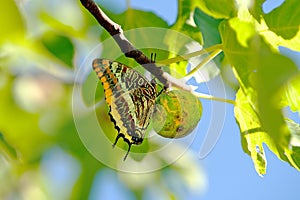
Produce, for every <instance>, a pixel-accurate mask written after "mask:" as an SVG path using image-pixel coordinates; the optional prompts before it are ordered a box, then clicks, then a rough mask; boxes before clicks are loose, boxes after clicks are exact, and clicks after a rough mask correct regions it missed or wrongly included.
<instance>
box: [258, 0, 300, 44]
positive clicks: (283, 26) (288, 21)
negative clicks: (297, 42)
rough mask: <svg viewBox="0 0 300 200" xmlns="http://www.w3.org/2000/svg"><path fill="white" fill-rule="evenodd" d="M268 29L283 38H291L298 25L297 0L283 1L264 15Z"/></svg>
mask: <svg viewBox="0 0 300 200" xmlns="http://www.w3.org/2000/svg"><path fill="white" fill-rule="evenodd" d="M264 19H265V21H266V23H267V25H268V27H269V29H270V30H271V31H273V32H275V33H276V34H277V35H279V36H281V37H283V38H284V39H292V38H293V37H294V36H295V35H296V34H297V33H298V31H299V27H300V7H299V1H298V0H289V1H285V2H284V3H283V4H282V5H281V6H279V7H277V8H275V9H274V10H272V11H271V12H270V13H268V14H266V15H265V17H264Z"/></svg>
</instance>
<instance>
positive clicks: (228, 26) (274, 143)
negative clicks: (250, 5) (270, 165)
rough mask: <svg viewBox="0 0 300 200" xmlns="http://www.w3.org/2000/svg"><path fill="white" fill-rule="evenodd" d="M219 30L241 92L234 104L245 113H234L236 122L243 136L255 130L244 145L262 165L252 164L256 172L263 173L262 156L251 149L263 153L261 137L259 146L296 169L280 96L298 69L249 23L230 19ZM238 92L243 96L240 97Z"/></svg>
mask: <svg viewBox="0 0 300 200" xmlns="http://www.w3.org/2000/svg"><path fill="white" fill-rule="evenodd" d="M220 31H221V37H222V40H223V44H224V53H225V56H226V57H227V59H228V60H229V62H230V63H231V64H232V66H233V69H234V72H235V75H236V78H237V79H238V81H239V83H240V86H241V88H240V91H241V92H240V93H238V94H237V104H238V107H241V108H240V109H242V111H240V112H245V113H246V114H240V113H238V112H235V115H236V118H237V121H238V123H239V125H240V129H241V132H242V134H243V132H244V131H248V132H249V130H252V131H253V129H254V130H255V131H254V133H255V134H256V136H253V138H250V140H251V143H250V142H249V141H248V140H249V138H248V139H247V138H246V139H245V140H246V141H247V143H246V144H247V145H250V150H249V151H250V152H251V156H252V159H254V162H258V161H257V160H259V162H261V163H260V164H258V163H256V164H255V165H256V169H257V171H258V173H261V171H264V170H262V169H263V168H264V162H262V161H263V160H264V159H263V156H260V157H258V156H257V155H255V156H254V155H253V152H254V146H257V145H258V146H257V148H258V149H259V152H263V151H262V150H263V149H262V146H261V144H259V142H258V141H257V139H259V138H262V140H261V143H262V142H264V143H266V144H267V145H268V147H269V148H270V149H271V150H272V151H273V153H275V154H276V155H277V156H278V157H279V158H280V159H282V160H285V161H287V162H289V163H290V164H291V165H292V166H294V167H295V168H297V166H296V165H295V163H294V162H293V160H292V159H291V150H290V149H289V140H290V132H289V130H288V127H287V125H286V122H285V120H284V117H283V115H282V111H281V109H282V107H280V100H281V98H280V96H279V94H280V92H281V88H282V87H283V85H284V84H286V82H287V81H288V80H289V79H290V78H292V77H293V75H294V74H297V73H298V70H297V67H296V66H295V64H294V63H293V62H292V61H291V60H290V59H289V58H287V57H285V56H283V55H280V54H279V53H277V52H275V51H274V50H273V49H272V48H271V47H270V46H269V45H268V44H267V43H266V42H265V41H264V40H263V39H262V37H260V36H259V35H257V34H255V27H254V25H252V23H250V22H243V21H240V20H238V19H232V20H229V21H228V22H224V23H222V25H221V28H220ZM244 33H247V34H244ZM241 93H243V95H245V97H239V95H241ZM239 98H241V99H242V100H243V101H244V100H245V101H246V102H247V104H248V105H242V106H241V105H239V104H240V103H239V102H238V101H239ZM237 109H238V108H237ZM243 110H244V111H243ZM251 113H254V114H255V115H256V116H255V115H254V114H251ZM246 115H249V116H251V117H248V116H246ZM241 121H243V123H244V124H243V125H242V122H241ZM253 124H254V125H255V126H254V127H253ZM257 129H258V130H257ZM261 132H263V133H261ZM265 133H267V136H266V135H265ZM249 137H252V136H249ZM252 143H254V144H255V145H252ZM244 146H245V145H244ZM248 149H249V148H248ZM297 169H298V168H297Z"/></svg>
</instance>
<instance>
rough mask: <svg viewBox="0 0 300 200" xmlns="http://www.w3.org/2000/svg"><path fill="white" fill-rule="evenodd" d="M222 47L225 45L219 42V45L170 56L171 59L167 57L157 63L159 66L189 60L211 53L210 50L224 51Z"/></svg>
mask: <svg viewBox="0 0 300 200" xmlns="http://www.w3.org/2000/svg"><path fill="white" fill-rule="evenodd" d="M222 49H223V45H222V44H217V45H214V46H211V47H208V48H206V49H201V50H199V51H195V52H192V53H188V54H185V55H180V56H176V57H173V58H169V59H166V60H160V61H158V62H157V63H156V64H157V66H164V65H170V64H172V63H175V62H180V61H183V60H188V59H190V58H193V57H196V56H201V55H203V54H207V53H210V52H215V51H217V50H219V51H220V50H221V51H222Z"/></svg>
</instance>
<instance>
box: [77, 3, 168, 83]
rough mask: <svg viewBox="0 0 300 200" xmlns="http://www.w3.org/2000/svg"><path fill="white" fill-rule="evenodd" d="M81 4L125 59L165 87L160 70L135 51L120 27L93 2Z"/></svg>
mask: <svg viewBox="0 0 300 200" xmlns="http://www.w3.org/2000/svg"><path fill="white" fill-rule="evenodd" d="M80 2H81V4H82V5H83V6H84V7H85V8H86V9H87V10H88V11H89V12H90V13H91V14H92V15H93V16H94V17H95V18H96V20H97V21H98V23H99V24H100V25H101V26H102V27H103V28H104V29H105V30H106V31H107V32H108V33H109V34H110V35H111V36H112V37H113V38H114V40H115V41H116V42H117V44H118V45H119V47H120V49H121V51H122V52H123V53H124V54H125V56H126V57H129V58H133V59H135V61H136V62H137V63H139V64H141V65H142V66H143V67H144V68H145V69H146V70H148V71H149V72H150V73H151V74H153V75H154V76H155V77H156V78H157V79H158V80H159V81H160V82H161V83H162V84H164V86H165V87H169V85H170V82H169V81H168V79H166V78H165V77H164V76H163V74H164V72H163V71H162V70H161V68H159V67H157V66H156V65H155V64H154V63H153V62H152V61H151V59H149V58H148V57H147V56H146V55H145V54H143V52H141V51H140V50H138V49H136V48H135V47H134V46H133V45H132V44H131V43H130V42H129V41H128V40H127V38H126V37H125V35H124V34H123V30H122V28H121V26H120V25H119V24H117V23H115V22H114V21H112V20H111V19H110V18H109V17H108V16H107V15H106V14H105V13H104V12H103V11H102V10H101V8H99V7H98V6H97V4H96V3H95V2H94V1H93V0H80Z"/></svg>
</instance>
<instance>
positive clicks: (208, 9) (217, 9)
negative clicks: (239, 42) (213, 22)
mask: <svg viewBox="0 0 300 200" xmlns="http://www.w3.org/2000/svg"><path fill="white" fill-rule="evenodd" d="M197 6H198V7H199V8H200V9H201V10H202V11H203V12H205V13H206V14H208V15H210V16H212V17H214V18H216V19H221V18H225V19H228V18H230V17H233V16H235V15H236V13H237V10H236V5H235V1H233V0H230V1H228V0H221V1H218V2H216V1H213V0H200V1H197Z"/></svg>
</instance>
